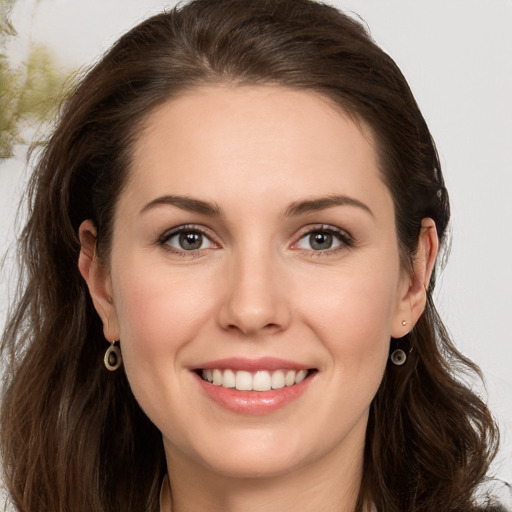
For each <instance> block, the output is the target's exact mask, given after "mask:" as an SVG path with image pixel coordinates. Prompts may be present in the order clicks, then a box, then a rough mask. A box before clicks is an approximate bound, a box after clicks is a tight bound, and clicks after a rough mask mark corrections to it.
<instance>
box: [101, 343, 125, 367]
mask: <svg viewBox="0 0 512 512" xmlns="http://www.w3.org/2000/svg"><path fill="white" fill-rule="evenodd" d="M115 343H116V341H115V340H113V341H111V342H110V347H108V348H107V350H106V352H105V357H104V358H103V363H104V364H105V368H106V369H107V370H109V371H111V372H114V371H116V370H117V369H118V368H119V367H120V366H121V364H122V363H123V356H122V355H121V349H120V348H119V347H118V346H116V345H115Z"/></svg>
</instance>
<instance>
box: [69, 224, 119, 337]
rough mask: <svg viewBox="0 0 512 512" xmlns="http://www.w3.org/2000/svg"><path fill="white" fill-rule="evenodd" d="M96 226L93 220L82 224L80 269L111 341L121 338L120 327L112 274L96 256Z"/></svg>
mask: <svg viewBox="0 0 512 512" xmlns="http://www.w3.org/2000/svg"><path fill="white" fill-rule="evenodd" d="M96 233H97V232H96V227H95V225H94V223H93V222H92V221H91V220H85V221H84V222H82V224H81V225H80V228H79V230H78V236H79V239H80V255H79V258H78V269H79V271H80V273H81V274H82V277H83V278H84V280H85V282H86V283H87V287H88V288H89V293H90V295H91V299H92V301H93V304H94V308H95V309H96V311H97V313H98V315H99V316H100V318H101V320H102V322H103V334H104V336H105V338H106V339H107V340H109V341H112V340H118V339H119V328H118V323H117V315H116V311H115V306H114V302H113V299H112V287H111V281H110V275H109V273H108V272H107V270H106V268H105V267H104V265H103V264H102V263H101V262H100V261H99V260H98V258H97V256H96Z"/></svg>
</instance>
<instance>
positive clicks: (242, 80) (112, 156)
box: [0, 0, 498, 512]
mask: <svg viewBox="0 0 512 512" xmlns="http://www.w3.org/2000/svg"><path fill="white" fill-rule="evenodd" d="M209 84H231V85H233V86H235V87H238V86H240V87H241V86H244V85H246V84H248V85H257V84H276V85H280V86H284V87H290V88H294V89H300V90H306V91H314V92H316V93H319V94H321V95H323V96H325V97H327V98H328V99H330V100H331V102H332V103H333V104H335V105H337V106H338V107H339V108H340V109H341V110H342V111H343V112H345V113H346V114H348V115H349V116H350V117H351V118H352V119H353V120H354V121H356V122H357V123H365V125H366V126H368V127H369V128H370V130H371V132H372V136H373V140H374V144H375V149H376V151H377V155H378V159H379V170H380V172H381V175H382V179H383V180H384V182H385V183H386V185H387V186H388V188H389V190H390V192H391V195H392V197H393V201H394V209H395V218H396V232H397V239H398V244H399V248H400V255H401V262H402V265H403V266H404V268H407V269H409V270H410V269H412V265H411V261H412V258H413V257H414V254H415V251H416V248H417V244H418V239H419V232H420V225H421V220H422V219H423V218H425V217H430V218H432V219H434V221H435V223H436V228H437V232H438V235H439V239H440V242H441V244H442V245H446V239H447V233H448V222H449V216H450V212H449V201H448V194H447V191H446V189H445V186H444V182H443V177H442V173H441V166H440V163H439V158H438V155H437V151H436V148H435V145H434V142H433V140H432V137H431V135H430V132H429V129H428V127H427V125H426V123H425V120H424V118H423V116H422V114H421V112H420V110H419V108H418V106H417V104H416V101H415V100H414V98H413V95H412V94H411V91H410V89H409V87H408V85H407V82H406V80H405V79H404V77H403V75H402V73H401V72H400V70H399V68H398V67H397V65H396V64H395V63H394V62H393V60H392V59H391V58H390V57H389V56H388V55H387V54H386V53H385V52H384V51H382V50H381V49H380V48H379V47H378V46H377V45H376V44H375V43H374V42H373V40H372V38H371V36H370V35H369V33H368V31H367V30H366V28H365V27H364V25H363V24H362V23H361V22H360V21H356V20H355V19H354V18H353V17H351V16H348V15H346V14H344V13H342V12H340V11H338V10H336V9H335V8H333V7H330V6H328V5H324V4H322V3H319V2H315V1H310V0H250V1H248V0H195V1H192V2H189V3H185V4H183V5H180V6H178V7H176V8H174V9H172V10H169V11H167V12H164V13H162V14H159V15H156V16H154V17H151V18H149V19H147V20H146V21H144V22H142V23H141V24H140V25H138V26H136V27H135V28H133V29H132V30H131V31H129V32H128V33H126V34H125V35H124V36H122V37H121V38H120V39H119V41H118V42H117V43H115V45H114V46H113V47H112V48H111V49H110V50H109V51H108V52H107V53H106V54H105V55H104V56H103V58H102V59H101V60H100V61H99V62H98V63H97V64H96V65H95V66H94V67H92V69H90V70H89V71H88V72H87V73H86V74H85V75H84V77H83V78H82V79H81V81H80V83H79V84H78V85H77V86H76V88H75V90H74V91H73V92H72V94H71V95H70V96H69V97H68V98H67V99H66V100H65V102H64V103H63V105H62V107H61V110H60V114H59V119H58V122H57V125H56V128H55V130H54V132H53V134H52V135H51V137H50V138H49V140H48V142H47V144H46V145H45V147H44V148H43V150H42V151H41V152H40V154H39V156H38V160H37V163H36V165H35V168H34V171H33V175H32V178H31V182H30V187H29V191H28V210H29V211H28V220H27V223H26V225H25V228H24V230H23V232H22V234H21V236H20V241H19V254H20V257H21V278H20V285H19V294H18V299H17V302H16V303H15V304H14V307H13V309H12V311H11V314H10V316H9V320H8V322H7V325H6V330H5V333H4V335H3V338H2V350H3V356H4V365H5V371H4V376H5V377H4V388H3V398H2V404H1V411H0V412H1V420H0V421H1V431H0V450H1V457H2V462H3V466H4V480H5V485H6V487H7V489H8V491H9V493H10V497H11V500H12V503H13V504H14V506H15V507H16V509H17V510H19V511H23V512H36V511H37V512H69V511H78V510H87V511H88V512H107V511H108V512H119V511H121V510H122V511H127V512H129V511H132V512H140V511H156V510H158V494H159V489H160V484H161V481H162V478H163V475H164V474H165V472H166V468H165V456H164V451H163V444H162V440H161V434H160V432H159V431H158V430H157V429H156V427H155V426H154V425H153V424H152V423H151V422H150V421H149V419H148V418H147V417H146V415H145V414H144V412H143V411H142V410H141V408H140V407H139V405H138V404H137V402H136V401H135V399H134V397H133V395H132V392H131V390H130V386H129V383H128V381H127V379H126V376H125V374H124V372H123V371H122V370H119V371H117V372H108V371H107V370H106V369H105V367H104V365H103V361H102V360H103V355H104V353H105V349H106V348H107V346H108V344H107V342H106V340H105V339H104V337H103V334H102V325H101V321H100V319H99V317H98V315H97V314H96V312H95V310H94V307H93V304H92V301H91V299H90V296H89V293H88V290H87V286H86V283H85V282H84V280H83V279H82V277H81V275H80V273H79V271H78V268H77V260H78V255H79V251H80V244H79V239H78V235H77V233H78V227H79V226H80V224H81V223H82V222H83V221H84V220H85V219H92V220H93V222H94V224H95V226H96V228H97V234H98V238H97V244H98V257H99V258H100V260H103V261H108V257H109V249H110V242H111V238H112V229H113V226H112V224H113V212H114V209H115V206H116V202H117V198H118V197H119V194H120V193H121V192H122V190H123V185H124V183H125V182H126V179H127V176H128V175H129V172H130V165H131V159H132V153H133V145H134V141H136V140H137V136H138V133H140V130H141V127H142V125H143V123H144V121H145V120H146V119H147V117H148V116H149V114H150V113H152V112H153V111H154V110H155V109H156V108H157V107H158V106H159V105H161V104H163V103H164V102H166V101H168V100H169V99H171V98H173V97H175V96H176V95H178V94H180V93H182V92H185V91H187V90H190V89H193V88H196V87H200V86H207V85H209ZM434 284H435V273H434V275H433V276H432V279H431V282H430V286H429V287H428V289H427V290H426V293H427V305H426V310H425V312H424V314H423V315H422V316H421V318H420V319H419V321H418V323H417V325H416V326H415V327H414V328H413V330H412V331H411V333H410V334H409V335H408V338H407V340H404V342H405V343H407V344H409V346H410V348H411V349H412V350H411V351H410V353H409V357H408V360H407V363H406V364H404V365H403V366H394V365H392V364H389V365H388V367H387V369H386V372H385V375H384V378H383V381H382V384H381V386H380V388H379V390H378V392H377V395H376V396H375V398H374V400H373V402H372V405H371V409H370V414H369V423H368V428H367V435H366V446H365V452H364V472H363V481H362V484H361V489H360V493H359V499H358V504H357V511H359V512H360V511H362V510H364V507H365V506H367V505H368V503H370V502H371V503H374V505H375V506H376V508H377V510H379V511H380V512H399V511H400V512H413V511H414V512H440V511H442V512H467V511H472V510H475V511H476V510H491V507H490V506H489V507H488V508H487V509H485V506H482V507H480V508H478V507H477V506H476V504H475V503H474V492H475V489H476V488H477V486H478V485H479V484H480V483H481V482H482V481H483V479H484V477H485V475H486V472H487V470H488V467H489V464H490V461H491V460H492V457H493V456H494V454H495V451H496V449H497V438H498V432H497V429H496V426H495V424H494V422H493V419H492V417H491V415H490V414H489V411H488V409H487V407H486V405H485V404H484V403H483V401H482V400H481V399H480V398H479V397H478V396H477V395H476V394H475V393H474V392H473V391H472V390H471V389H470V388H469V387H468V386H467V385H465V384H464V379H462V378H461V375H462V376H468V375H473V376H476V377H477V378H480V377H481V375H480V372H479V370H478V368H477V367H476V366H475V364H473V363H472V362H471V361H469V360H468V359H466V358H465V357H464V356H462V355H461V354H460V353H459V352H458V351H457V350H456V348H455V347H454V345H453V344H452V342H451V341H450V338H449V336H448V334H447V332H446V330H445V328H444V327H443V324H442V322H441V320H440V318H439V316H438V315H437V313H436V310H435V307H434V304H433V301H432V292H433V289H434ZM394 343H395V340H390V346H393V344H394Z"/></svg>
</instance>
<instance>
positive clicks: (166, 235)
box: [158, 223, 354, 246]
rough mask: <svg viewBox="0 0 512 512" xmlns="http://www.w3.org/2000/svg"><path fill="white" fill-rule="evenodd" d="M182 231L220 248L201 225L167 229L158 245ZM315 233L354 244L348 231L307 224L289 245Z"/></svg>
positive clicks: (326, 225)
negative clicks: (318, 232) (332, 235)
mask: <svg viewBox="0 0 512 512" xmlns="http://www.w3.org/2000/svg"><path fill="white" fill-rule="evenodd" d="M184 231H197V232H199V233H201V234H202V235H204V236H206V237H207V238H208V239H209V240H210V241H211V242H212V243H214V244H215V245H218V246H222V245H223V244H222V242H221V237H219V236H218V235H217V234H216V233H215V232H214V231H212V230H211V229H210V228H208V227H206V226H204V225H201V224H182V225H179V226H175V227H173V228H170V229H167V230H166V231H165V232H164V233H163V234H162V235H161V236H159V237H158V242H159V243H165V242H166V241H167V240H169V239H170V238H172V237H173V236H176V235H177V234H179V233H182V232H184ZM315 231H325V232H330V233H333V234H334V235H337V236H340V237H341V238H345V239H346V241H347V242H350V243H354V237H353V236H352V235H351V233H350V232H349V231H347V230H346V229H343V228H340V227H338V226H335V225H332V224H325V223H324V224H321V223H319V224H309V225H306V226H303V227H301V228H300V229H298V230H297V231H296V232H295V235H293V241H292V243H291V245H292V246H293V245H295V244H297V242H298V241H299V240H300V239H302V238H303V237H304V236H307V235H308V234H310V233H314V232H315Z"/></svg>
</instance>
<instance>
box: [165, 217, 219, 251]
mask: <svg viewBox="0 0 512 512" xmlns="http://www.w3.org/2000/svg"><path fill="white" fill-rule="evenodd" d="M182 233H198V234H200V235H202V236H203V237H204V238H205V239H207V240H208V241H209V242H210V243H211V244H212V245H214V246H217V247H218V244H217V243H216V242H214V241H213V239H212V236H211V235H210V234H209V233H208V232H207V231H206V230H205V229H203V228H202V227H201V226H197V225H191V224H187V225H183V226H178V227H176V228H173V229H171V230H169V231H166V232H165V233H164V234H163V235H162V236H161V237H160V238H159V239H158V243H159V244H160V245H161V246H162V247H163V248H164V249H165V250H166V251H168V252H170V253H172V254H176V255H178V256H182V257H185V258H186V257H192V258H193V257H197V256H198V255H199V254H200V253H201V251H204V250H205V249H194V250H190V251H186V250H185V249H181V250H180V249H176V248H175V247H172V246H171V245H169V243H168V242H169V240H171V238H173V237H175V236H178V235H180V234H182Z"/></svg>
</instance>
